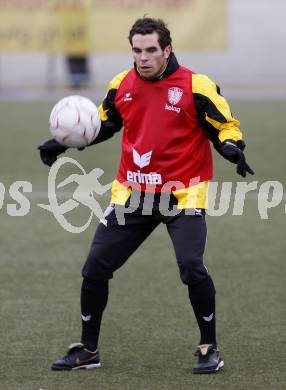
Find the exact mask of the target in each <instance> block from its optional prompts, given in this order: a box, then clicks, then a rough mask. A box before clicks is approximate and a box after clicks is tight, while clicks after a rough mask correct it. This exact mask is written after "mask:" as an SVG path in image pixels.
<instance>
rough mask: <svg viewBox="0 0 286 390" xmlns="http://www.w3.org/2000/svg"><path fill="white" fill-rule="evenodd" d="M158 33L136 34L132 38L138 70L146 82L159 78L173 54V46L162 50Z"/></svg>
mask: <svg viewBox="0 0 286 390" xmlns="http://www.w3.org/2000/svg"><path fill="white" fill-rule="evenodd" d="M158 39H159V36H158V33H156V32H153V33H152V34H146V35H142V34H135V35H134V36H133V38H132V52H133V57H134V61H135V63H136V66H137V70H138V71H139V73H140V74H141V76H142V77H144V79H146V80H151V79H153V78H155V77H156V76H158V75H159V74H160V73H161V72H162V71H163V70H164V68H165V66H166V64H167V60H168V58H169V55H170V53H171V50H172V49H171V46H170V45H169V46H167V47H166V48H165V49H164V50H162V49H161V47H160V45H159V42H158Z"/></svg>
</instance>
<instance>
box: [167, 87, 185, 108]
mask: <svg viewBox="0 0 286 390" xmlns="http://www.w3.org/2000/svg"><path fill="white" fill-rule="evenodd" d="M182 96H183V90H182V89H181V88H178V87H172V88H169V90H168V99H169V102H170V103H171V104H172V105H174V104H177V103H179V101H180V100H181V99H182Z"/></svg>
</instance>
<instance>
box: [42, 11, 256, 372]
mask: <svg viewBox="0 0 286 390" xmlns="http://www.w3.org/2000/svg"><path fill="white" fill-rule="evenodd" d="M129 41H130V44H131V48H132V53H133V58H134V68H132V69H130V70H127V71H124V72H122V73H120V74H118V75H117V76H116V77H114V79H113V80H112V81H111V82H110V84H109V86H108V91H107V94H106V97H105V99H104V100H103V103H102V105H101V106H100V107H99V111H100V115H101V121H102V124H101V129H100V132H99V135H98V137H97V138H96V140H95V141H94V142H93V144H98V143H100V142H102V141H105V140H107V139H108V138H110V137H112V136H113V135H114V133H116V132H118V131H120V129H121V128H122V127H123V128H124V130H123V138H122V156H121V161H120V166H119V170H118V173H117V177H116V179H115V180H114V182H113V186H112V197H111V206H110V207H109V208H108V210H109V212H107V213H105V220H103V221H101V222H102V223H99V225H98V227H97V230H96V233H95V236H94V239H93V242H92V245H91V249H90V252H89V255H88V258H87V260H86V263H85V265H84V267H83V271H82V275H83V283H82V289H81V313H82V336H81V343H78V344H74V345H72V346H71V347H70V348H69V350H68V352H67V354H66V355H65V356H64V357H63V358H61V359H59V360H56V361H55V362H54V363H53V365H52V369H53V370H71V369H79V368H93V367H99V366H100V358H99V351H98V339H99V332H100V325H101V319H102V315H103V312H104V309H105V307H106V304H107V301H108V284H109V279H111V278H112V276H113V273H114V271H116V270H117V269H118V268H120V267H121V266H122V265H123V264H124V263H125V261H126V260H127V259H128V258H129V257H130V256H131V255H132V254H133V253H134V251H136V249H137V248H138V247H139V245H140V244H141V243H142V242H143V241H144V240H145V239H146V238H147V237H148V236H149V235H150V233H151V232H152V231H153V230H154V229H155V228H156V226H158V225H159V224H160V223H164V224H165V225H166V227H167V231H168V233H169V235H170V237H171V240H172V243H173V245H174V249H175V253H176V258H177V262H178V267H179V271H180V277H181V280H182V282H183V283H184V284H185V285H186V286H187V289H188V295H189V299H190V302H191V305H192V307H193V310H194V314H195V317H196V319H197V323H198V327H199V330H200V341H199V345H198V347H197V349H196V355H197V358H198V360H197V362H196V363H195V365H194V366H193V373H196V374H197V373H199V374H203V373H214V372H217V371H219V370H220V369H222V367H223V366H224V362H223V360H222V357H221V355H220V352H219V349H218V347H217V339H216V315H215V287H214V283H213V281H212V278H211V276H210V274H209V272H208V270H207V268H206V267H205V265H204V263H203V253H204V249H205V243H206V234H207V230H206V220H205V209H206V207H207V192H208V181H209V180H210V179H211V178H212V155H211V147H210V141H211V143H212V144H213V146H214V148H215V149H216V150H217V151H218V152H219V153H220V154H221V155H222V156H223V157H225V158H226V159H228V160H230V161H231V162H233V163H235V164H236V167H237V173H238V174H240V175H242V176H243V177H245V176H246V174H247V173H250V174H253V171H252V169H251V168H250V167H249V165H248V164H247V163H246V159H245V156H244V153H243V149H244V147H245V144H244V142H243V141H242V133H241V131H240V129H239V122H238V121H237V120H236V119H234V118H233V116H232V114H231V111H230V108H229V105H228V103H227V101H226V100H225V98H224V97H223V96H222V95H221V94H220V89H219V87H217V86H216V85H215V84H214V83H213V82H212V81H211V80H210V79H209V78H208V77H207V76H205V75H202V74H196V73H194V72H193V71H191V70H190V69H187V68H185V67H183V66H181V65H179V64H178V61H177V59H176V56H175V54H174V53H173V50H172V40H171V36H170V31H169V30H168V28H167V26H166V24H165V23H164V22H163V21H162V20H160V19H159V20H157V19H152V18H147V17H144V18H142V19H139V20H137V21H136V22H135V24H134V25H133V26H132V28H131V30H130V33H129ZM39 149H40V155H41V159H42V161H43V162H44V163H45V164H47V165H49V166H50V165H52V164H53V163H54V162H55V161H56V159H57V156H58V155H59V154H61V153H63V152H64V151H66V149H67V148H65V147H64V146H62V145H60V144H58V143H57V142H56V141H55V140H49V141H47V142H46V143H44V144H43V145H41V146H40V147H39ZM168 190H169V195H170V196H169V202H168V204H167V206H166V202H160V201H161V195H163V194H166V193H168ZM136 193H139V194H140V198H139V202H138V204H137V205H136V207H133V209H132V208H131V212H130V208H128V207H129V206H132V204H131V203H132V196H133V194H136ZM151 193H153V195H154V196H153V203H152V210H151V212H149V213H148V212H146V210H145V212H143V209H144V202H145V198H147V197H148V195H150V194H151ZM162 204H163V206H162ZM117 208H118V209H119V210H120V209H123V210H125V209H126V210H127V209H128V212H126V215H125V223H124V224H122V223H119V221H118V218H117V213H116V210H117ZM169 210H175V211H176V213H175V214H172V213H171V212H170V213H168V211H169Z"/></svg>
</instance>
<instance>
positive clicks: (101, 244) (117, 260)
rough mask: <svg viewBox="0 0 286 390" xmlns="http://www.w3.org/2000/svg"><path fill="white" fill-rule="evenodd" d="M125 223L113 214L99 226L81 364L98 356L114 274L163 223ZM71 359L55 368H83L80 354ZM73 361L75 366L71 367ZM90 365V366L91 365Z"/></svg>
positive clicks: (86, 271)
mask: <svg viewBox="0 0 286 390" xmlns="http://www.w3.org/2000/svg"><path fill="white" fill-rule="evenodd" d="M125 220H126V223H125V225H119V224H118V222H117V218H116V214H115V211H114V210H113V211H112V212H111V213H110V214H109V215H108V216H107V217H106V222H107V223H106V225H104V224H102V223H100V224H99V225H98V227H97V230H96V233H95V236H94V239H93V242H92V245H91V249H90V252H89V255H88V257H87V260H86V263H85V265H84V267H83V270H82V275H83V283H82V289H81V310H82V340H81V343H82V345H83V347H82V350H83V351H84V352H85V353H86V354H85V355H84V356H85V359H80V360H86V361H88V358H87V357H88V356H90V358H92V354H93V355H95V354H96V353H97V352H96V350H97V346H98V339H99V333H100V325H101V320H102V315H103V311H104V309H105V307H106V304H107V300H108V281H109V279H111V278H112V277H113V272H114V271H115V270H117V269H118V268H120V267H121V266H122V265H123V264H124V263H125V261H126V260H127V259H128V258H129V257H130V256H131V255H132V253H133V252H134V251H135V250H136V249H137V248H138V247H139V246H140V244H141V243H142V242H143V241H144V240H145V239H146V238H147V237H148V236H149V234H150V233H151V232H152V231H153V230H154V229H155V227H156V226H157V225H158V224H159V221H155V220H154V218H153V217H152V216H149V215H148V216H144V215H141V213H140V212H134V213H132V214H127V215H126V216H125ZM81 352H82V351H80V353H81ZM72 353H73V352H72ZM88 354H89V355H88ZM68 356H70V355H67V356H65V357H64V358H63V359H60V360H59V361H57V362H55V363H54V364H53V366H52V368H53V369H58V370H60V369H76V368H79V367H78V366H77V365H76V359H77V358H78V351H75V352H74V356H73V357H74V359H73V358H71V359H69V358H68ZM65 360H68V364H69V367H70V366H71V367H70V368H69V367H68V368H67V367H66V363H65ZM70 361H72V362H71V363H70ZM74 365H76V367H74ZM86 365H87V366H88V364H86ZM63 367H64V368H63ZM84 368H88V367H84Z"/></svg>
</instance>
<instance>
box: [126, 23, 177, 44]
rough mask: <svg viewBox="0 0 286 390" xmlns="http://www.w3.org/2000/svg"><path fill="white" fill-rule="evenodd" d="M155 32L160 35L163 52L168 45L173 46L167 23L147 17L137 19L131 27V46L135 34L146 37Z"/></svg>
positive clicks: (159, 40)
mask: <svg viewBox="0 0 286 390" xmlns="http://www.w3.org/2000/svg"><path fill="white" fill-rule="evenodd" d="M153 32H156V33H157V34H158V35H159V39H158V42H159V45H160V47H161V49H162V50H164V49H165V47H167V46H168V45H172V38H171V33H170V30H169V29H168V28H167V25H166V23H165V22H164V21H163V20H162V19H153V18H147V17H144V18H141V19H137V20H136V22H135V23H134V24H133V26H132V27H131V30H130V32H129V37H128V39H129V42H130V45H131V46H132V38H133V36H134V35H135V34H142V35H146V34H152V33H153Z"/></svg>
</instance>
